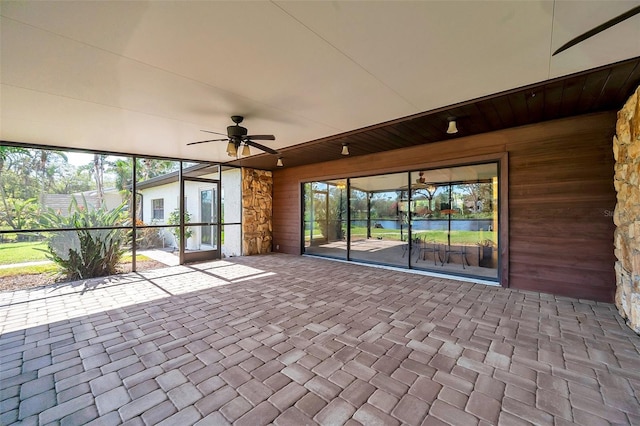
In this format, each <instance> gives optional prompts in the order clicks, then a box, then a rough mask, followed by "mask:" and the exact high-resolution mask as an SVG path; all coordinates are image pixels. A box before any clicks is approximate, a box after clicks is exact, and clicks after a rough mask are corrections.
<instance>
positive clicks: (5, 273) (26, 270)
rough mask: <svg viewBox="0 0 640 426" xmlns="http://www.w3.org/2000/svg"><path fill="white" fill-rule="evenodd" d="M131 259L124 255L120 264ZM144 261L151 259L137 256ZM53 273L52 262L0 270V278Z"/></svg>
mask: <svg viewBox="0 0 640 426" xmlns="http://www.w3.org/2000/svg"><path fill="white" fill-rule="evenodd" d="M16 244H20V243H16ZM29 244H33V243H29ZM0 246H2V245H0ZM0 248H1V247H0ZM132 258H133V256H131V254H128V255H127V254H125V255H124V256H122V260H121V262H120V263H123V264H124V263H131V259H132ZM44 260H46V259H44ZM144 260H151V259H150V258H149V257H147V256H145V255H142V254H139V255H137V256H136V261H138V262H141V261H144ZM14 263H20V262H14ZM55 272H58V266H57V265H56V264H55V263H53V262H52V263H47V264H44V265H29V266H18V267H15V268H0V277H13V276H16V275H32V274H44V273H51V274H53V273H55Z"/></svg>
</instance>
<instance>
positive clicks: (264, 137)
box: [245, 135, 276, 141]
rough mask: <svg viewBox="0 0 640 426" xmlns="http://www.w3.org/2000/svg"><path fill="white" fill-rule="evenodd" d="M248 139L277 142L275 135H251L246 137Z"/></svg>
mask: <svg viewBox="0 0 640 426" xmlns="http://www.w3.org/2000/svg"><path fill="white" fill-rule="evenodd" d="M245 138H247V139H253V140H255V141H275V140H276V137H275V136H273V135H249V136H245Z"/></svg>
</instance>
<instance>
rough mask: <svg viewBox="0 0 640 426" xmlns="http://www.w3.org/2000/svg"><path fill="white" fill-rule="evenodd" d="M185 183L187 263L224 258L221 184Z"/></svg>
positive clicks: (193, 181)
mask: <svg viewBox="0 0 640 426" xmlns="http://www.w3.org/2000/svg"><path fill="white" fill-rule="evenodd" d="M183 180H184V196H185V199H184V206H185V214H184V221H185V227H184V239H185V243H184V245H182V244H181V247H183V248H184V262H185V263H189V262H196V261H203V260H212V259H219V258H220V256H221V255H220V244H219V240H220V222H219V218H218V216H219V210H220V204H219V199H220V191H219V185H220V184H219V182H217V181H213V180H208V179H195V178H193V179H192V178H185V179H183Z"/></svg>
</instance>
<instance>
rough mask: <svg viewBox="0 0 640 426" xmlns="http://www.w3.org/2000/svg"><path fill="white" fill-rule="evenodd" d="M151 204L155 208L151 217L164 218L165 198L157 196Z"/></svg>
mask: <svg viewBox="0 0 640 426" xmlns="http://www.w3.org/2000/svg"><path fill="white" fill-rule="evenodd" d="M151 205H152V209H153V214H152V215H151V217H152V218H153V219H159V220H162V219H164V199H163V198H157V199H155V200H151Z"/></svg>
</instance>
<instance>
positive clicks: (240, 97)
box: [0, 0, 640, 161]
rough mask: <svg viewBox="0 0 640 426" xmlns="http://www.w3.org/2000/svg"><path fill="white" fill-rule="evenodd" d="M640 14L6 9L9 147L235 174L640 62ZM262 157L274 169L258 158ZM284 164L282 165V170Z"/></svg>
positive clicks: (600, 7)
mask: <svg viewBox="0 0 640 426" xmlns="http://www.w3.org/2000/svg"><path fill="white" fill-rule="evenodd" d="M638 5H640V0H638V1H578V2H573V1H555V2H553V1H504V2H498V1H411V2H409V1H381V2H374V1H353V2H329V1H318V2H302V1H271V2H266V1H259V2H245V1H229V2H220V1H201V2H191V1H188V2H184V1H162V2H161V1H154V2H116V1H100V2H89V1H77V2H75V1H64V2H63V1H59V2H58V1H50V2H39V1H38V2H35V1H15V2H14V1H4V0H3V1H2V2H1V3H0V7H1V15H2V21H1V23H0V25H1V27H0V37H1V51H0V55H1V56H0V60H1V63H0V65H1V68H0V70H1V75H0V79H1V92H0V119H1V122H0V128H1V133H0V137H1V138H2V140H7V141H14V142H26V143H35V144H47V145H54V146H63V147H77V148H90V149H98V150H107V151H113V152H127V153H135V154H143V155H159V156H169V157H180V158H187V159H203V160H212V161H228V160H229V157H227V155H226V153H225V148H226V146H225V144H224V143H220V142H217V143H210V144H202V145H194V146H187V145H186V144H187V143H188V142H193V141H198V140H204V139H209V137H208V136H209V135H207V134H206V133H202V132H200V130H201V129H206V130H211V131H216V132H222V133H224V132H226V126H228V125H230V124H232V122H231V120H230V118H229V117H230V116H231V115H233V114H238V115H244V116H245V121H244V123H243V125H245V126H246V127H247V128H248V129H249V133H250V134H275V135H276V141H275V142H267V143H266V144H268V145H269V146H271V147H273V148H275V149H278V148H281V147H285V146H290V145H295V144H299V143H303V142H307V141H310V140H314V139H318V138H321V137H326V136H331V135H335V134H338V133H342V132H346V131H350V130H354V129H358V128H362V127H365V126H368V125H373V124H377V123H380V122H384V121H388V120H392V119H396V118H400V117H404V116H407V115H411V114H415V113H419V112H423V111H428V110H432V109H435V108H440V107H443V106H447V105H451V104H454V103H457V102H462V101H465V100H470V99H474V98H477V97H481V96H484V95H489V94H493V93H497V92H501V91H504V90H508V89H512V88H515V87H520V86H524V85H528V84H532V83H537V82H541V81H544V80H547V79H550V78H554V77H559V76H563V75H567V74H571V73H573V72H577V71H582V70H586V69H590V68H594V67H597V66H601V65H606V64H610V63H613V62H617V61H620V60H624V59H628V58H633V57H637V56H640V15H636V16H635V17H633V18H631V19H628V20H626V21H624V22H622V23H620V24H618V25H616V26H615V27H613V28H610V29H608V30H606V31H604V32H602V33H600V34H598V35H596V36H594V37H592V38H590V39H588V40H586V41H584V42H583V43H580V44H578V45H576V46H574V47H572V48H570V49H569V50H567V51H565V52H562V53H560V54H558V55H556V56H553V57H552V53H553V52H554V51H555V50H556V49H557V48H558V47H560V46H561V45H562V44H564V43H565V42H567V41H569V40H570V39H572V38H574V37H576V36H578V35H580V34H582V33H584V32H586V31H588V30H590V29H591V28H593V27H595V26H597V25H599V24H601V23H603V22H605V21H607V20H609V19H611V18H613V17H615V16H617V15H620V14H621V13H623V12H626V11H627V10H629V9H631V8H633V7H635V6H638ZM253 153H254V154H257V153H259V152H258V151H256V150H254V151H253ZM274 161H275V160H274Z"/></svg>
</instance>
